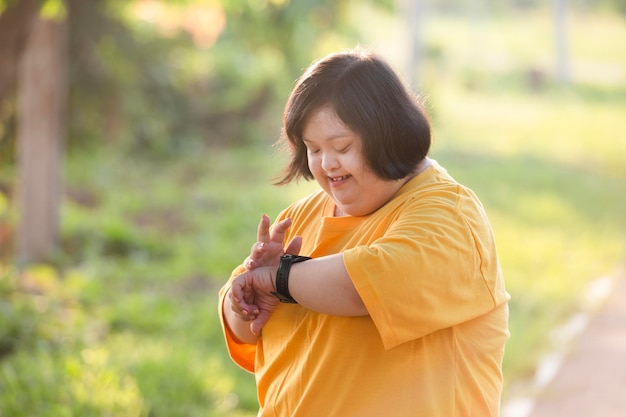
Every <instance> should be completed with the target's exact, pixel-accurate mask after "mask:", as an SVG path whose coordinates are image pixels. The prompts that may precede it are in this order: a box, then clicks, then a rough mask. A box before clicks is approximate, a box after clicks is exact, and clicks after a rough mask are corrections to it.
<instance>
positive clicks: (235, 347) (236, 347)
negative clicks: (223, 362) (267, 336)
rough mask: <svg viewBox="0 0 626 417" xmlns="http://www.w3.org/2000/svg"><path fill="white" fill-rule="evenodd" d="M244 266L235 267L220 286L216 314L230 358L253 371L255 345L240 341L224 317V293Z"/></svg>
mask: <svg viewBox="0 0 626 417" xmlns="http://www.w3.org/2000/svg"><path fill="white" fill-rule="evenodd" d="M244 270H245V269H244V267H243V266H240V267H238V268H237V269H235V270H234V271H233V273H232V275H231V278H230V279H229V280H228V282H227V283H226V285H224V286H223V287H222V289H221V290H220V292H219V302H218V316H219V318H220V322H221V324H222V330H223V333H224V339H225V340H226V348H227V349H228V354H229V355H230V357H231V359H232V360H233V361H234V362H235V363H236V364H237V365H239V366H240V367H242V368H243V369H245V370H246V371H249V372H254V358H255V356H256V345H250V344H247V343H242V342H240V341H239V340H238V339H237V337H236V336H235V335H234V334H233V332H232V331H231V330H230V328H229V327H228V324H227V323H226V319H225V318H224V298H225V297H226V293H227V292H228V290H229V288H230V284H231V281H232V279H233V277H236V276H237V275H239V274H241V273H243V272H244Z"/></svg>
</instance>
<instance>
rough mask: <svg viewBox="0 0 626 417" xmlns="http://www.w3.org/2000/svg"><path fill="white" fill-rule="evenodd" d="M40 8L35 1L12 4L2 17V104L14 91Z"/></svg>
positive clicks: (0, 80) (0, 76)
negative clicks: (20, 65)
mask: <svg viewBox="0 0 626 417" xmlns="http://www.w3.org/2000/svg"><path fill="white" fill-rule="evenodd" d="M38 8H39V3H38V2H37V1H35V0H20V1H18V2H17V3H15V2H10V3H9V7H7V9H6V10H5V11H4V12H3V13H2V14H1V15H0V103H2V101H3V100H4V99H5V98H7V97H8V96H9V95H10V94H11V93H12V91H13V90H14V87H15V83H16V81H15V79H16V74H17V63H18V62H19V60H20V56H21V54H22V52H23V50H24V48H25V46H26V41H27V39H28V35H29V34H30V31H31V26H32V23H33V21H34V20H35V18H36V17H37V10H38Z"/></svg>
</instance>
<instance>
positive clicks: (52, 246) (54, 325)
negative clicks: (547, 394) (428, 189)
mask: <svg viewBox="0 0 626 417" xmlns="http://www.w3.org/2000/svg"><path fill="white" fill-rule="evenodd" d="M357 45H361V46H363V47H366V48H369V49H372V50H374V51H375V52H377V53H379V54H380V55H382V56H383V57H385V58H387V59H388V60H389V61H390V62H391V63H392V65H393V66H394V67H395V68H396V69H397V70H398V71H399V72H400V73H401V74H402V76H403V77H404V79H405V80H406V82H407V84H409V85H410V86H411V88H412V89H413V90H414V91H415V92H416V94H418V95H419V96H420V97H421V98H422V99H423V100H424V103H425V105H426V107H427V108H428V111H429V112H430V115H431V117H432V121H433V126H434V145H433V150H432V157H434V158H435V159H437V160H438V161H439V162H440V163H442V164H443V165H444V166H445V167H446V168H447V169H448V171H449V172H450V173H451V174H452V175H453V176H454V177H455V178H456V179H457V180H459V181H460V182H462V183H464V184H466V185H468V186H469V187H471V188H472V189H474V191H476V193H477V194H478V196H479V197H480V198H481V200H482V201H483V203H484V205H485V208H486V210H487V213H488V215H489V217H490V219H491V221H492V224H493V227H494V230H495V234H496V238H497V242H498V247H499V255H500V258H501V262H502V265H503V269H504V271H505V276H506V280H507V287H508V290H509V292H510V293H511V295H512V300H511V304H510V306H511V322H510V327H511V333H512V337H511V339H510V342H509V344H508V346H507V353H506V357H505V363H504V372H505V380H506V390H505V393H504V401H505V402H506V401H507V399H508V398H509V397H510V396H511V395H512V394H511V392H512V391H513V387H515V386H517V382H518V381H521V380H524V379H527V378H529V377H532V375H533V374H534V372H535V368H536V365H537V362H538V361H539V359H540V358H541V357H542V355H544V354H545V353H546V352H548V351H549V350H550V349H551V340H552V339H551V330H552V329H554V328H555V327H556V326H559V325H560V324H562V323H563V322H564V321H566V320H567V318H568V317H570V316H571V315H572V314H574V313H575V312H577V311H579V310H580V309H581V308H582V307H581V303H582V301H581V299H582V298H581V296H582V295H583V294H584V293H585V292H587V290H586V289H587V288H588V285H589V283H591V282H594V281H595V280H596V279H597V278H599V277H609V278H610V277H616V276H619V275H620V274H621V273H622V272H623V269H624V265H625V260H626V256H625V255H626V123H625V122H624V120H625V119H624V117H625V116H626V1H624V0H595V1H593V0H569V1H566V0H553V1H547V0H543V1H539V0H536V1H535V0H497V1H496V0H471V1H470V0H457V1H452V0H419V1H418V0H415V1H409V0H406V1H404V0H403V1H401V0H396V1H394V0H370V1H357V0H335V1H330V0H198V1H191V0H178V1H174V0H172V1H157V0H90V1H84V0H66V1H63V0H0V416H29V417H35V416H55V417H56V416H128V417H139V416H153V417H156V416H167V417H175V416H211V417H213V416H253V415H255V414H256V409H257V402H256V394H255V388H254V379H253V376H252V375H250V374H247V373H245V372H244V371H241V370H239V369H238V368H237V367H236V366H235V365H234V364H232V363H231V361H230V360H229V358H228V357H227V353H226V349H225V347H224V344H223V340H222V336H221V330H220V326H219V322H218V316H217V291H218V290H219V288H220V286H221V285H222V284H223V283H224V282H225V280H226V279H227V277H228V276H229V274H230V271H231V270H232V269H233V268H234V267H235V266H236V265H238V264H239V263H240V262H241V261H242V260H243V259H244V258H245V257H246V256H247V254H248V252H249V248H250V246H251V244H252V243H253V242H254V240H255V238H256V225H257V223H258V220H259V219H260V216H261V215H262V214H263V213H266V214H268V215H270V217H272V218H274V217H275V216H276V214H277V213H278V212H279V211H280V210H281V209H283V208H284V207H286V206H287V205H288V204H289V203H290V202H291V201H293V200H294V199H295V198H298V197H301V196H304V195H305V194H306V193H308V192H310V191H311V190H312V189H314V188H315V185H314V184H310V183H303V182H302V183H298V184H292V185H289V186H286V187H274V186H272V185H271V183H272V178H273V177H274V176H275V175H277V174H278V172H279V171H280V169H281V167H282V165H283V164H284V162H285V160H286V158H285V155H283V154H282V153H281V152H280V149H278V148H277V147H275V146H273V145H274V143H275V142H276V140H277V139H278V138H279V136H280V124H281V111H282V108H283V106H284V103H285V101H286V99H287V96H288V94H289V92H290V90H291V88H292V87H293V85H294V81H295V79H296V78H297V77H298V76H299V75H300V73H301V72H302V70H303V69H304V68H306V67H307V66H308V65H309V64H310V63H311V61H312V60H314V59H317V58H320V57H322V56H323V55H325V54H327V53H329V52H334V51H339V50H342V49H346V48H351V47H354V46H357Z"/></svg>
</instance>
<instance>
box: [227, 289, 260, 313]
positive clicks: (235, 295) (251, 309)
mask: <svg viewBox="0 0 626 417" xmlns="http://www.w3.org/2000/svg"><path fill="white" fill-rule="evenodd" d="M230 293H231V303H232V305H233V311H240V312H241V313H242V314H245V315H249V314H250V313H252V314H258V311H259V308H258V307H257V306H256V305H254V304H252V303H248V302H247V301H246V299H245V298H246V297H245V292H244V290H243V288H242V287H241V285H240V284H239V283H237V282H236V281H233V285H232V286H231V288H230Z"/></svg>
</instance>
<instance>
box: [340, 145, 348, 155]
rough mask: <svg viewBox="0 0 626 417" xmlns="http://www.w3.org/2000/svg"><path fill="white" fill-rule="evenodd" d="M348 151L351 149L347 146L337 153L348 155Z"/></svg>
mask: <svg viewBox="0 0 626 417" xmlns="http://www.w3.org/2000/svg"><path fill="white" fill-rule="evenodd" d="M348 149H350V145H348V146H345V147H343V148H341V149H338V150H337V152H338V153H346V152H348Z"/></svg>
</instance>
